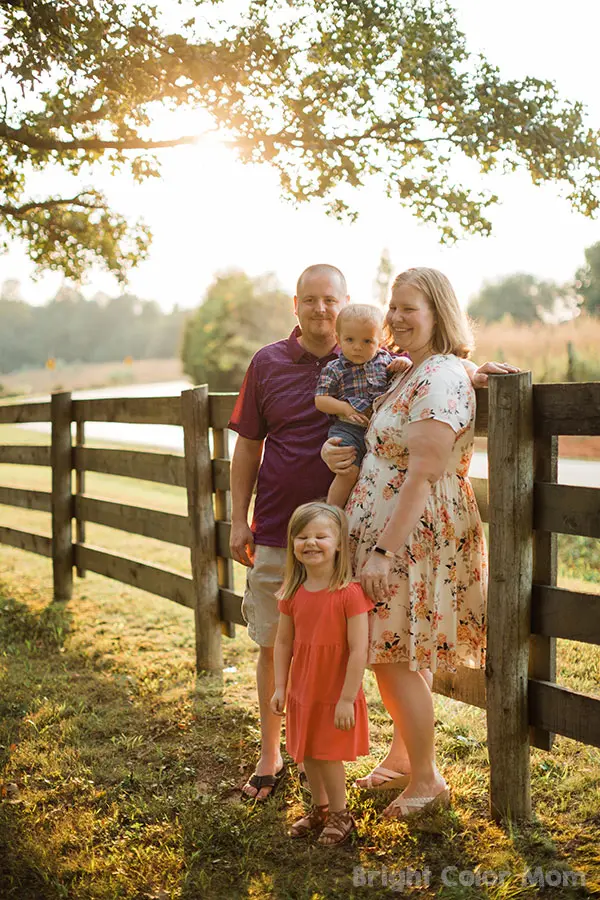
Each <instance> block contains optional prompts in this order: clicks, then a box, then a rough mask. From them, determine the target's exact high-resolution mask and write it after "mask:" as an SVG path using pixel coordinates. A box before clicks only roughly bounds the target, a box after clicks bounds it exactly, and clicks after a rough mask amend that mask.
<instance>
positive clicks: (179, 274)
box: [0, 0, 600, 310]
mask: <svg viewBox="0 0 600 900" xmlns="http://www.w3.org/2000/svg"><path fill="white" fill-rule="evenodd" d="M455 6H456V8H457V11H458V17H459V22H460V25H461V27H462V28H463V30H464V31H465V33H466V35H467V39H468V42H469V46H470V48H471V50H473V51H477V50H481V51H483V52H484V53H485V54H486V55H487V57H488V58H489V59H490V60H491V61H492V62H493V63H495V64H497V65H498V66H499V67H500V69H501V72H502V74H503V75H504V76H505V77H519V76H523V75H526V74H528V75H533V76H537V77H541V78H549V79H552V80H554V81H556V83H557V84H558V86H559V88H560V90H561V92H562V94H563V95H565V96H567V97H569V98H570V99H579V100H581V101H583V102H584V103H585V104H586V105H587V106H588V109H589V113H590V122H591V124H592V125H594V126H595V127H598V126H600V92H598V89H597V85H598V73H597V62H596V60H597V38H598V34H600V4H599V3H598V2H597V0H570V2H569V3H568V5H566V6H565V4H564V2H562V0H503V2H502V3H493V4H492V3H485V2H482V0H455ZM204 124H205V123H203V122H202V123H201V124H200V126H199V127H200V129H201V128H202V127H203V126H204ZM159 126H160V131H161V132H162V133H164V134H169V133H172V132H173V131H175V132H176V133H190V130H192V131H195V130H196V128H197V127H198V126H197V124H196V122H194V121H192V122H190V119H189V118H187V117H186V118H185V119H181V118H180V119H179V120H178V121H177V122H176V123H173V124H171V120H165V121H162V122H160V123H157V127H159ZM162 158H163V160H164V162H163V170H162V179H161V180H160V181H158V180H153V181H151V182H149V183H147V184H145V185H142V186H139V185H135V184H133V182H131V181H130V180H128V179H126V178H124V177H118V178H113V179H106V180H105V179H101V180H102V182H103V183H102V184H100V183H99V181H100V180H99V179H96V180H95V183H96V184H97V185H98V186H101V187H102V188H103V189H105V190H106V192H107V194H108V196H109V198H110V199H111V202H112V203H113V204H114V206H115V207H116V208H118V209H119V210H120V211H122V212H124V213H126V214H127V215H130V216H131V217H132V218H138V217H141V218H143V219H144V220H145V221H146V222H147V223H148V224H149V225H150V226H151V228H152V229H153V232H154V243H153V246H152V250H151V256H150V259H149V260H148V261H147V262H146V263H144V264H143V265H141V266H140V267H139V268H138V269H137V270H135V271H134V272H133V273H132V275H131V279H130V284H129V290H131V291H132V292H134V293H136V294H138V295H139V296H140V297H143V298H144V299H154V300H157V301H158V302H159V303H160V305H161V306H162V307H163V308H164V309H165V310H168V309H170V308H171V307H172V306H173V304H174V303H176V302H177V303H179V304H180V305H181V306H185V307H193V306H196V305H197V304H198V303H199V301H200V300H201V298H202V296H203V294H204V292H205V290H206V288H207V287H208V285H209V284H210V282H211V280H212V278H213V276H214V274H215V273H216V272H218V271H221V270H223V269H227V268H231V267H236V268H241V269H244V270H245V271H246V272H248V273H249V274H250V275H258V274H260V273H262V272H266V271H274V272H275V273H276V274H277V275H278V277H279V280H280V281H281V283H282V284H283V286H284V288H286V289H288V290H289V291H290V293H293V288H294V284H295V280H296V278H297V276H298V274H299V273H300V271H301V270H302V269H303V268H305V266H307V265H310V264H311V263H315V262H331V263H333V264H334V265H337V266H339V267H340V268H341V269H342V270H343V271H344V272H345V273H346V276H347V278H348V284H349V288H350V292H351V295H352V298H353V299H354V300H357V301H362V302H371V301H372V299H373V295H372V291H373V280H374V277H375V272H376V269H377V265H378V261H379V257H380V254H381V251H382V249H383V248H384V247H387V248H388V249H389V251H390V254H391V257H392V261H393V263H394V267H395V269H396V270H397V271H400V270H401V269H403V268H406V267H408V266H415V265H428V266H434V267H437V268H440V269H442V270H443V271H444V272H445V273H446V274H447V275H448V276H449V277H450V279H451V281H452V282H453V284H454V286H455V288H456V290H457V293H458V295H459V297H460V298H461V301H463V302H464V303H466V302H467V301H468V299H469V297H470V296H472V295H473V294H475V293H476V292H477V291H478V289H479V287H480V286H481V284H482V282H483V281H484V280H493V279H495V278H498V277H501V276H502V275H504V274H508V273H511V272H515V271H527V272H531V273H533V274H534V275H536V276H537V277H540V278H550V279H554V280H556V281H559V282H560V281H566V280H568V279H570V278H571V277H572V276H573V274H574V272H575V270H576V268H577V267H578V266H580V265H581V264H582V263H583V251H584V248H585V247H586V246H589V245H590V244H592V243H595V242H596V241H600V221H591V220H589V219H585V218H584V217H583V216H580V215H577V214H575V213H572V212H571V211H570V208H569V205H568V203H567V202H566V201H565V200H562V199H561V198H560V196H559V193H558V190H557V189H556V188H555V187H543V188H534V187H533V186H532V185H531V183H530V182H529V181H528V179H527V177H526V176H525V175H522V174H517V175H504V176H497V177H495V178H491V179H486V181H485V182H484V183H485V185H486V186H487V187H489V188H490V189H492V190H495V191H496V193H498V194H499V195H500V198H501V201H502V203H501V205H500V206H499V207H498V208H497V209H495V210H494V211H493V212H492V214H491V218H492V221H493V225H494V229H493V234H492V236H491V237H490V238H467V239H464V240H462V241H460V242H459V243H458V244H456V245H454V246H453V247H442V246H441V245H440V244H439V241H438V235H437V232H436V230H435V229H434V228H433V227H431V226H424V225H421V224H419V223H418V222H417V220H416V219H414V218H413V217H412V216H411V214H410V213H409V212H408V211H406V210H402V209H400V208H399V207H398V206H397V204H395V203H394V202H392V201H391V200H386V199H385V198H384V197H383V196H377V194H376V193H375V191H374V190H373V189H370V190H369V191H362V192H361V193H360V195H359V196H358V200H357V203H358V207H359V209H360V211H361V215H360V218H359V220H358V222H357V223H356V224H354V225H351V224H347V223H346V224H340V223H339V222H336V221H335V220H332V219H330V218H329V217H327V216H326V215H325V213H324V212H323V210H322V208H321V207H320V205H318V204H307V205H303V206H300V207H298V208H294V207H293V206H291V205H290V204H287V203H284V202H283V201H281V200H280V198H279V192H278V182H277V177H276V175H275V173H274V172H273V171H272V170H270V169H269V168H268V166H254V167H249V166H244V165H242V164H241V163H239V162H237V161H236V159H235V156H234V154H233V151H231V150H229V149H228V148H227V147H225V146H224V145H223V144H222V143H220V142H219V141H217V140H214V139H210V138H209V139H207V140H206V141H204V142H203V143H201V144H200V145H199V146H195V147H182V148H177V149H173V150H170V151H166V152H164V153H163V157H162ZM58 181H60V179H58ZM38 184H39V189H40V191H45V192H48V191H49V190H51V191H52V192H55V191H57V190H59V189H60V188H59V184H58V183H57V182H56V181H54V179H53V184H52V187H51V188H50V189H49V188H48V176H46V177H45V180H44V181H41V182H38ZM31 273H32V267H31V265H30V264H29V263H28V261H27V259H26V257H25V254H24V253H23V252H22V250H21V249H20V248H19V247H18V246H17V245H15V246H14V248H13V249H12V250H11V251H10V253H9V254H7V255H6V256H4V257H0V282H1V281H3V280H4V279H5V278H19V279H20V280H21V282H22V291H23V295H24V297H25V299H27V300H29V301H30V302H34V303H42V302H44V301H45V300H47V299H49V297H51V296H52V295H53V294H54V293H55V292H56V290H57V288H58V287H59V286H60V283H61V281H62V279H61V276H60V275H57V274H52V275H48V276H44V277H43V278H42V279H41V280H40V281H38V282H37V283H34V282H33V281H32V280H31V277H30V276H31ZM83 290H84V293H85V294H86V295H87V296H91V295H92V294H93V293H95V291H97V290H103V291H106V292H107V293H109V294H112V295H114V294H116V293H118V292H119V288H118V286H117V284H116V282H115V281H114V279H112V278H110V277H109V276H107V275H105V274H103V273H101V272H96V271H94V272H92V273H91V275H90V278H89V283H88V284H86V285H85V286H84V288H83Z"/></svg>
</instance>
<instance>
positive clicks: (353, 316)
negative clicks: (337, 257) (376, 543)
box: [315, 303, 411, 507]
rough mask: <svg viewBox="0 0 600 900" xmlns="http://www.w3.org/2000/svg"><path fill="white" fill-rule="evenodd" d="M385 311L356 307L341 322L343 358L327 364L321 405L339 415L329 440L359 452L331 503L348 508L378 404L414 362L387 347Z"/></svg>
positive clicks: (338, 330) (338, 483) (318, 393)
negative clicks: (391, 383)
mask: <svg viewBox="0 0 600 900" xmlns="http://www.w3.org/2000/svg"><path fill="white" fill-rule="evenodd" d="M382 332H383V312H382V310H380V309H379V308H378V307H376V306H371V305H369V304H366V303H351V304H349V305H348V306H345V307H344V308H343V309H342V310H341V312H340V313H339V315H338V317H337V322H336V334H337V339H338V344H339V346H340V349H341V351H342V352H341V354H340V356H339V358H338V359H335V360H333V361H332V362H330V363H327V365H326V366H325V368H324V369H323V371H322V372H321V377H320V378H319V382H318V384H317V389H316V396H315V406H316V407H317V409H319V410H320V411H321V412H324V413H328V414H329V415H330V416H335V419H334V421H333V422H332V424H331V426H330V428H329V437H330V438H332V437H337V438H341V439H342V445H343V446H350V447H354V448H355V449H356V461H355V464H354V465H352V466H351V467H350V468H349V469H348V472H347V473H344V474H343V475H336V476H335V478H334V480H333V482H332V484H331V487H330V488H329V493H328V494H327V502H328V503H330V504H332V505H333V506H341V507H343V506H344V505H345V503H346V501H347V499H348V497H349V496H350V492H351V490H352V488H353V487H354V485H355V484H356V479H357V478H358V473H359V471H360V464H361V461H362V458H363V456H364V455H365V451H366V446H365V431H366V429H367V426H368V424H369V419H370V417H371V414H372V412H373V401H374V400H376V399H377V397H379V396H380V395H381V394H383V393H385V391H386V390H387V387H388V381H389V378H390V377H391V375H394V374H396V373H397V372H402V371H404V370H405V369H407V368H408V367H409V366H410V365H411V362H410V360H409V359H406V358H405V357H402V356H400V357H398V356H393V355H392V354H391V353H389V351H388V350H386V349H385V348H383V347H381V346H380V345H381V340H382V336H383V335H382Z"/></svg>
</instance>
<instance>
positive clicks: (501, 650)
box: [0, 373, 600, 818]
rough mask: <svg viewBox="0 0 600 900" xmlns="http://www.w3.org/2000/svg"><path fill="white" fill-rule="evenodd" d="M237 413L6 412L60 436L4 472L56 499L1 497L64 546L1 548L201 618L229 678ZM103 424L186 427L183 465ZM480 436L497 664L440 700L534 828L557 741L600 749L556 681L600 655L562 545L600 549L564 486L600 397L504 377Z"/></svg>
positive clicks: (76, 404)
mask: <svg viewBox="0 0 600 900" xmlns="http://www.w3.org/2000/svg"><path fill="white" fill-rule="evenodd" d="M234 401H235V395H233V394H208V390H207V388H206V387H205V386H204V387H199V388H195V389H193V390H189V391H184V392H183V393H182V395H181V398H179V397H159V398H129V399H125V398H115V399H98V400H73V399H72V398H71V395H70V394H69V393H58V394H54V395H53V396H52V399H51V402H50V403H23V404H10V405H4V406H0V423H30V422H50V423H51V430H52V438H51V446H50V447H44V446H42V447H39V446H27V445H23V446H22V445H5V446H0V463H17V464H20V465H34V466H39V465H42V466H48V465H51V466H52V491H51V492H43V491H31V490H24V489H16V488H13V487H0V503H4V504H8V505H11V506H19V507H25V508H29V509H36V510H44V511H47V512H50V513H51V515H52V539H50V538H48V537H45V536H43V535H40V534H33V533H30V532H24V531H18V530H16V529H14V528H7V527H3V526H0V543H5V544H10V545H12V546H15V547H19V548H21V549H24V550H29V551H32V552H34V553H40V554H42V555H45V556H50V557H52V560H53V577H54V596H55V599H57V600H68V599H70V597H71V592H72V585H73V568H74V567H76V570H77V573H78V574H79V575H83V574H84V573H85V571H93V572H97V573H99V574H101V575H105V576H107V577H109V578H113V579H116V580H118V581H121V582H124V583H126V584H130V585H133V586H135V587H138V588H141V589H143V590H146V591H150V592H151V593H154V594H158V595H160V596H162V597H166V598H168V599H170V600H172V601H174V602H177V603H181V604H183V605H184V606H188V607H190V608H191V609H193V610H194V613H195V632H196V663H197V668H198V670H202V669H209V670H210V669H218V668H219V667H220V666H221V665H222V655H221V640H222V634H223V633H225V634H229V635H232V634H233V630H234V626H235V624H236V623H237V624H240V625H244V624H245V623H244V621H243V618H242V615H241V599H242V598H241V596H240V595H239V594H237V593H236V592H235V591H234V586H233V567H232V562H231V557H230V552H229V530H230V524H229V515H230V498H229V471H230V462H229V458H228V449H227V448H228V442H227V432H226V428H227V422H228V420H229V415H230V413H231V410H232V408H233V404H234ZM90 421H103V422H128V423H146V424H147V423H152V424H162V425H181V426H183V430H184V456H183V457H182V456H177V455H174V454H159V453H147V452H141V451H133V450H125V449H124V450H115V449H95V448H90V447H86V446H85V423H86V422H90ZM72 422H74V423H76V441H75V445H74V446H72V439H71V423H72ZM209 429H212V437H213V458H212V459H211V458H210V453H209ZM476 433H477V434H478V435H487V436H488V461H489V484H488V479H477V478H474V479H472V483H473V487H474V489H475V495H476V497H477V502H478V504H479V508H480V511H481V515H482V518H483V520H484V521H486V522H489V528H490V590H489V599H488V652H487V665H486V670H485V672H483V671H481V670H468V669H463V670H461V672H460V673H459V674H458V675H448V674H445V673H438V674H436V676H435V679H434V690H435V691H436V692H438V693H441V694H444V695H446V696H449V697H453V698H454V699H457V700H462V701H464V702H466V703H469V704H471V705H474V706H478V707H481V708H484V709H486V710H487V721H488V748H489V755H490V766H491V785H490V798H491V809H492V813H493V815H494V816H496V817H501V816H505V815H510V816H512V817H514V818H529V817H530V815H531V796H530V777H529V749H530V745H531V744H533V745H534V746H537V747H541V748H543V749H550V748H551V746H552V737H553V735H554V734H555V733H556V734H561V735H566V736H567V737H570V738H573V739H575V740H579V741H582V742H584V743H588V744H593V745H595V746H600V699H597V698H595V697H592V696H588V695H586V694H581V693H578V692H575V691H571V690H569V689H567V688H564V687H560V686H559V685H557V684H556V683H555V676H556V648H555V645H556V638H566V639H569V640H576V641H583V642H587V643H593V644H600V596H597V595H593V594H585V593H581V592H576V591H568V590H562V589H559V588H557V587H556V533H562V534H578V535H585V536H590V537H595V538H599V537H600V490H597V489H594V488H587V487H573V486H569V485H559V484H557V483H556V482H557V436H558V435H597V434H600V384H597V383H592V384H547V385H545V384H539V385H532V383H531V375H530V373H521V374H519V375H513V376H498V377H492V378H490V389H489V391H485V390H483V391H482V390H480V391H478V392H477V420H476ZM73 470H74V471H75V475H76V483H75V492H74V493H72V487H71V478H72V471H73ZM86 471H95V472H105V473H108V474H112V475H123V476H127V477H133V478H140V479H144V480H150V481H157V482H162V483H166V484H174V485H178V486H181V487H185V488H186V489H187V497H188V515H187V516H183V515H176V514H173V513H166V512H160V511H157V510H150V509H142V508H140V507H137V506H129V505H125V504H122V503H115V502H112V501H108V500H104V499H101V498H97V497H91V496H88V495H87V494H86V493H85V473H86ZM73 520H75V539H73V529H72V522H73ZM86 522H96V523H99V524H102V525H108V526H110V527H113V528H119V529H121V530H122V531H126V532H130V533H134V534H139V535H143V536H146V537H151V538H157V539H158V540H162V541H168V542H170V543H174V544H179V545H183V546H188V547H190V552H191V562H192V577H189V576H186V575H184V574H182V573H180V572H176V571H174V570H171V569H167V568H166V567H164V566H157V565H150V564H148V563H146V562H142V561H140V560H136V559H131V558H128V557H126V556H124V555H122V554H120V555H116V554H113V553H109V552H107V551H106V550H103V549H102V548H99V547H94V546H91V545H90V544H88V543H86V540H85V523H86Z"/></svg>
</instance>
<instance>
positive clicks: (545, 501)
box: [533, 481, 600, 538]
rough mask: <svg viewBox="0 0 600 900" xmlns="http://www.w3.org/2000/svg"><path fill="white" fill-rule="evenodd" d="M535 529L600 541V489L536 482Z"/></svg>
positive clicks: (534, 501) (534, 499)
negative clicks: (577, 535)
mask: <svg viewBox="0 0 600 900" xmlns="http://www.w3.org/2000/svg"><path fill="white" fill-rule="evenodd" d="M533 503H534V507H533V510H534V512H533V527H534V528H536V529H537V528H539V529H541V530H542V531H557V532H559V534H580V535H583V536H584V537H596V538H600V489H599V488H591V487H575V486H574V485H571V484H547V483H546V482H543V481H536V483H535V485H534V492H533Z"/></svg>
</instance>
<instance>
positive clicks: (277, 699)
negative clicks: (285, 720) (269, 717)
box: [271, 688, 285, 716]
mask: <svg viewBox="0 0 600 900" xmlns="http://www.w3.org/2000/svg"><path fill="white" fill-rule="evenodd" d="M271 712H273V713H275V715H276V716H283V715H284V714H285V691H284V690H283V688H275V693H274V694H273V696H272V697H271Z"/></svg>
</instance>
